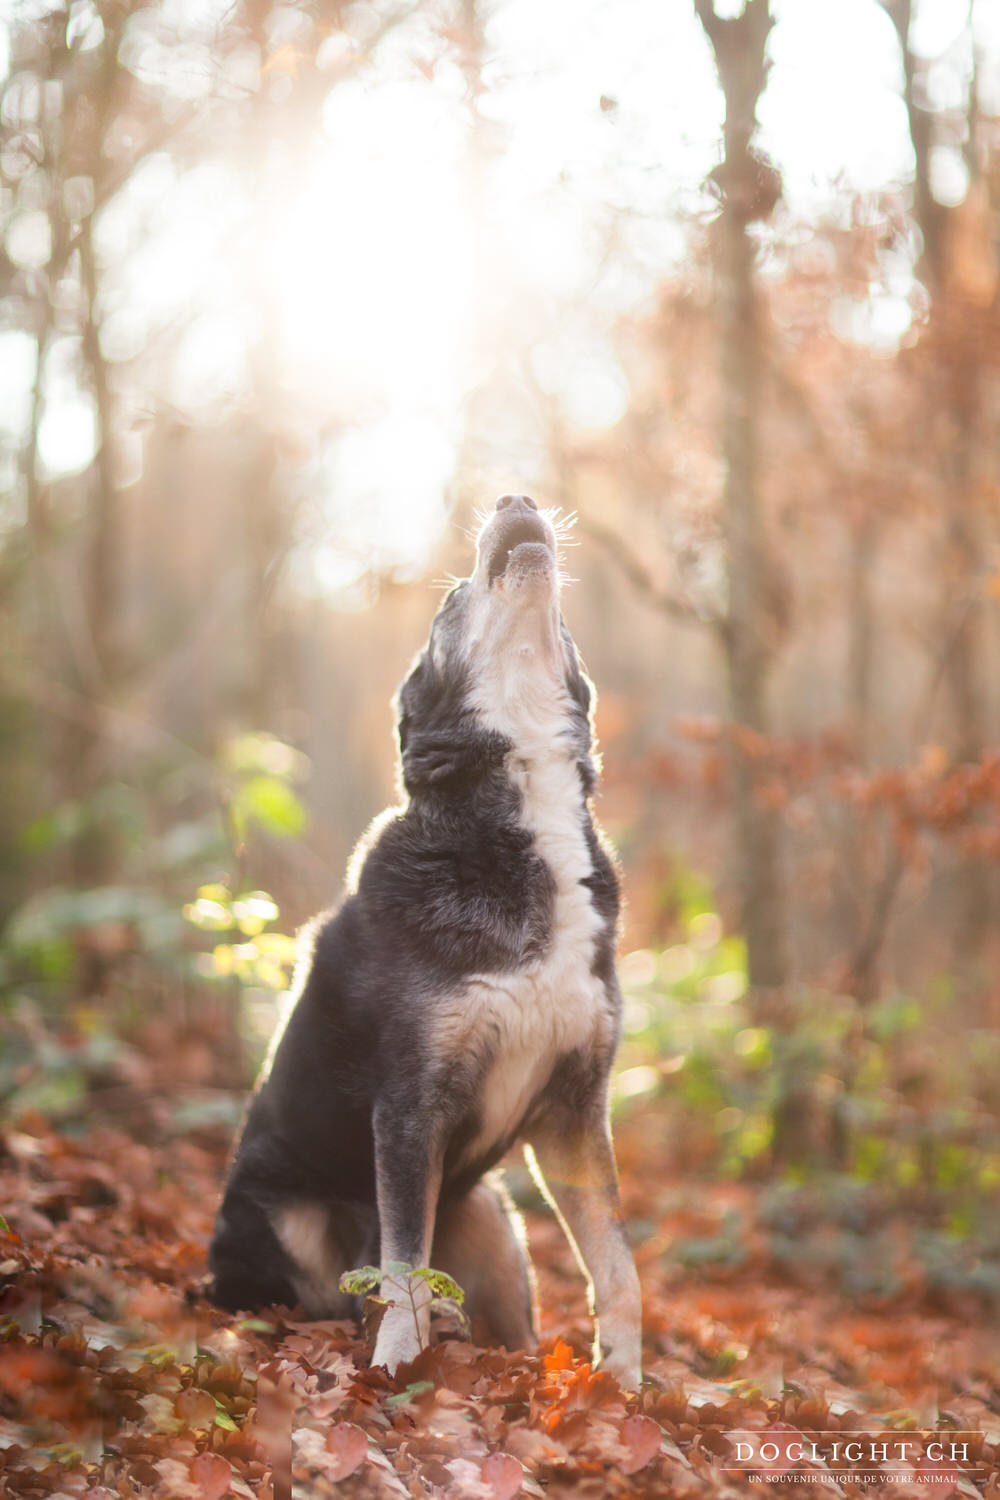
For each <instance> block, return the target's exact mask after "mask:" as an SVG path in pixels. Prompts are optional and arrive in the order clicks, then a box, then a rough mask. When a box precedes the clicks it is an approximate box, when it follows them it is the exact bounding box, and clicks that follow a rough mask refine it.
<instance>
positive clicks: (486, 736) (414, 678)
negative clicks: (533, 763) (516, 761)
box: [397, 651, 510, 796]
mask: <svg viewBox="0 0 1000 1500" xmlns="http://www.w3.org/2000/svg"><path fill="white" fill-rule="evenodd" d="M397 707H398V713H399V725H398V731H399V753H400V759H401V761H402V767H403V785H404V787H405V788H406V790H407V791H408V792H409V793H410V795H411V796H413V794H414V793H415V792H418V791H420V790H426V789H428V788H431V787H444V786H446V785H447V784H448V783H458V782H460V781H471V780H475V779H478V778H479V777H481V776H484V775H486V773H487V772H488V771H491V770H495V769H496V768H497V767H498V766H500V765H502V764H503V759H504V756H505V755H506V754H507V751H508V750H509V749H510V742H509V741H508V740H506V739H504V737H503V735H501V734H497V733H495V732H494V731H493V730H489V729H483V728H482V727H481V726H480V725H479V724H478V723H477V722H476V720H475V718H474V717H473V715H471V714H470V713H468V711H467V710H466V709H465V706H464V692H463V683H462V681H461V677H460V674H458V673H455V672H450V673H449V674H447V680H446V679H445V676H444V675H443V674H442V673H440V672H439V671H438V670H437V668H436V667H435V666H434V663H433V661H432V659H431V656H430V653H429V652H427V651H425V652H424V653H423V655H422V656H420V657H419V659H418V660H417V662H416V664H415V665H414V667H413V670H412V671H411V672H410V675H409V677H407V679H406V681H405V682H404V683H403V686H402V687H401V688H400V690H399V695H398V698H397Z"/></svg>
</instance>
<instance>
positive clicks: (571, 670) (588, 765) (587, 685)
mask: <svg viewBox="0 0 1000 1500" xmlns="http://www.w3.org/2000/svg"><path fill="white" fill-rule="evenodd" d="M560 630H561V633H562V638H563V645H564V646H565V650H566V686H567V687H568V688H569V692H570V696H571V698H572V699H573V702H574V703H575V705H576V708H577V710H578V712H577V715H576V721H577V722H576V743H577V752H578V753H577V769H578V771H579V772H580V780H581V782H582V783H583V791H584V796H586V797H589V796H590V794H591V792H592V791H593V790H594V789H595V787H596V786H597V776H598V762H597V760H596V758H595V756H594V755H593V753H592V749H591V747H592V745H593V743H594V704H595V694H594V685H593V683H592V682H591V680H590V678H589V677H588V676H587V674H586V672H584V670H583V667H582V666H581V664H580V654H579V652H578V651H577V649H576V642H575V641H574V640H573V637H572V636H571V635H570V633H569V631H568V630H567V629H566V626H565V625H561V626H560Z"/></svg>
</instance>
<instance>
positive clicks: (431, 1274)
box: [413, 1266, 465, 1307]
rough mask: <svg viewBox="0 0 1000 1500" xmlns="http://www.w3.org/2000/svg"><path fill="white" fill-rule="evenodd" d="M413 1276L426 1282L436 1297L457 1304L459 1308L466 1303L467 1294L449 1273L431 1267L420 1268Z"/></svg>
mask: <svg viewBox="0 0 1000 1500" xmlns="http://www.w3.org/2000/svg"><path fill="white" fill-rule="evenodd" d="M413 1275H414V1276H419V1277H420V1278H421V1279H422V1280H423V1281H426V1283H427V1285H428V1286H429V1287H430V1289H431V1291H432V1292H433V1294H434V1296H435V1297H440V1298H441V1299H442V1300H444V1301H447V1302H457V1303H458V1305H459V1307H461V1305H462V1303H463V1302H464V1301H465V1293H464V1292H463V1290H462V1288H461V1287H460V1286H459V1284H458V1282H457V1281H455V1280H454V1279H453V1278H452V1277H451V1276H449V1275H448V1273H447V1271H435V1270H434V1269H433V1268H432V1267H431V1266H418V1268H417V1269H416V1270H415V1271H414V1272H413Z"/></svg>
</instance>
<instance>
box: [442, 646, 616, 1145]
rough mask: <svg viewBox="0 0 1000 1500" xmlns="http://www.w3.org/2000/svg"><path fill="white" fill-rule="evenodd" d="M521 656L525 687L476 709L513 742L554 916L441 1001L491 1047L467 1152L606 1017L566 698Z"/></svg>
mask: <svg viewBox="0 0 1000 1500" xmlns="http://www.w3.org/2000/svg"><path fill="white" fill-rule="evenodd" d="M519 665H520V666H521V669H522V670H521V672H520V673H519V674H518V686H519V687H521V688H522V689H527V691H522V692H520V693H517V694H514V695H511V696H507V700H506V708H505V711H502V712H498V711H497V709H496V707H495V706H493V707H492V708H491V711H489V712H488V713H487V712H484V714H483V717H484V718H488V721H489V723H490V725H491V727H493V728H496V729H499V730H500V731H501V732H502V733H504V734H505V735H506V736H507V737H508V738H509V739H510V740H511V741H512V742H513V744H514V746H515V748H514V749H513V750H512V751H511V752H510V754H509V755H508V759H507V771H508V774H509V775H510V777H511V778H512V780H513V781H514V783H515V785H516V786H517V788H518V790H519V791H520V793H521V799H522V808H521V821H522V823H523V825H524V826H525V828H527V829H528V830H529V831H530V832H531V834H532V835H533V837H534V848H535V852H536V854H538V855H539V856H540V857H541V858H542V859H543V860H544V861H545V863H546V864H547V866H548V868H549V871H550V873H551V875H552V879H553V883H554V897H553V906H552V914H551V920H552V925H551V932H550V937H549V941H548V943H547V945H546V948H545V951H544V953H543V954H542V955H541V956H540V957H539V958H538V959H536V960H535V961H533V962H532V963H531V964H529V965H526V966H525V967H524V968H522V969H519V970H518V971H516V972H514V973H504V974H478V975H475V976H473V977H472V978H471V979H470V980H469V981H468V982H467V984H466V985H464V986H463V988H462V991H461V993H460V994H458V995H456V996H455V997H454V1003H453V1005H452V1006H449V1007H448V1013H447V1020H446V1025H447V1027H448V1029H449V1031H452V1028H454V1031H453V1032H452V1037H451V1038H450V1040H451V1041H452V1042H453V1043H457V1044H458V1045H463V1046H464V1047H466V1048H468V1049H470V1050H472V1049H475V1050H477V1051H478V1050H480V1049H482V1050H485V1051H487V1052H488V1053H489V1054H491V1055H492V1062H491V1064H490V1067H489V1070H488V1072H487V1074H486V1077H485V1079H484V1081H483V1086H482V1090H481V1093H480V1095H479V1098H478V1101H477V1103H478V1112H479V1116H480V1130H479V1133H478V1135H477V1136H476V1138H475V1140H473V1141H471V1142H470V1143H469V1146H468V1147H467V1157H469V1158H472V1157H475V1156H477V1155H480V1154H482V1153H483V1152H484V1151H487V1150H489V1149H490V1148H491V1147H492V1146H493V1145H495V1144H497V1143H498V1142H500V1141H501V1140H503V1139H504V1138H505V1137H507V1136H509V1135H511V1134H512V1133H513V1132H514V1131H515V1130H516V1129H517V1127H518V1125H519V1124H520V1122H521V1120H522V1119H523V1118H524V1115H525V1113H526V1111H527V1109H528V1106H529V1105H530V1103H531V1101H532V1099H533V1098H534V1096H535V1095H536V1094H537V1093H538V1091H539V1090H540V1089H541V1088H542V1087H543V1086H544V1084H545V1082H546V1081H547V1079H548V1077H549V1076H550V1074H551V1072H552V1069H553V1066H554V1065H555V1063H556V1061H557V1060H558V1058H559V1057H560V1056H561V1055H563V1054H564V1053H567V1052H571V1051H573V1050H574V1049H575V1048H579V1047H584V1046H586V1045H587V1043H588V1042H589V1041H590V1040H591V1039H592V1038H593V1036H594V1033H595V1031H596V1030H598V1029H600V1028H602V1026H604V1025H606V1024H607V1023H608V1017H607V1012H606V996H605V992H604V986H603V984H602V983H601V981H600V980H599V979H597V978H595V976H594V974H593V972H592V965H593V959H594V949H595V942H596V939H597V936H598V933H599V932H600V928H601V919H600V917H599V916H598V914H597V912H596V911H595V910H594V906H593V901H592V897H591V892H590V889H589V888H588V887H587V886H586V885H584V884H582V882H583V881H584V880H585V879H586V878H587V877H588V876H589V875H591V874H592V873H593V868H594V866H593V860H592V857H591V853H590V849H589V847H588V844H587V839H586V835H585V832H584V818H585V807H584V797H583V789H582V786H581V784H580V777H579V773H578V771H577V766H576V759H575V754H574V752H573V749H572V746H571V743H570V741H569V739H568V738H567V736H566V734H565V731H566V729H567V712H566V705H565V702H564V701H563V700H562V699H561V694H560V695H557V694H555V693H554V692H553V686H552V678H551V677H549V678H548V681H547V682H545V683H539V682H538V679H537V678H535V680H534V682H533V681H532V678H533V675H534V674H532V673H531V672H530V669H529V671H528V672H527V673H525V672H524V665H525V663H524V662H523V661H522V662H521V663H519ZM497 686H498V684H496V683H495V682H494V683H488V684H484V685H483V689H482V696H481V699H480V701H481V702H483V700H484V699H485V700H486V702H487V703H488V702H490V701H491V700H492V704H493V705H495V704H496V702H497V699H498V697H499V699H500V701H501V702H503V701H504V698H503V695H501V694H497V693H496V688H497ZM532 688H535V691H531V689H532ZM484 707H485V704H484ZM455 1032H458V1033H459V1035H455V1034H454V1033H455Z"/></svg>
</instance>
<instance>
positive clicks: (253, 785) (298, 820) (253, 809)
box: [232, 775, 306, 838]
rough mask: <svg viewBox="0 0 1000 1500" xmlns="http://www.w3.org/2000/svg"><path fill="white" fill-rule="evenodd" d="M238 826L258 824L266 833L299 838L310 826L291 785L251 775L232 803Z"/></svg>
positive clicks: (271, 777) (276, 779)
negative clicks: (306, 827) (241, 824)
mask: <svg viewBox="0 0 1000 1500" xmlns="http://www.w3.org/2000/svg"><path fill="white" fill-rule="evenodd" d="M232 809H233V815H234V817H235V818H236V820H237V823H238V824H239V823H246V824H250V823H256V824H258V825H259V827H261V828H263V829H264V831H265V833H273V834H276V835H277V836H278V837H279V838H295V836H296V835H297V834H300V833H301V832H302V830H303V829H304V828H305V826H306V810H305V808H304V807H303V805H302V802H301V801H300V799H299V798H298V797H297V796H296V794H295V792H294V791H293V790H292V788H291V787H290V786H289V785H288V783H287V782H285V781H281V780H279V778H278V777H277V776H263V775H258V776H251V777H250V778H249V780H248V781H245V782H244V783H243V785H242V786H241V787H239V788H238V790H237V791H236V793H235V795H234V797H233V802H232Z"/></svg>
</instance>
